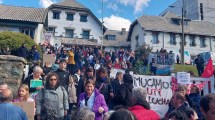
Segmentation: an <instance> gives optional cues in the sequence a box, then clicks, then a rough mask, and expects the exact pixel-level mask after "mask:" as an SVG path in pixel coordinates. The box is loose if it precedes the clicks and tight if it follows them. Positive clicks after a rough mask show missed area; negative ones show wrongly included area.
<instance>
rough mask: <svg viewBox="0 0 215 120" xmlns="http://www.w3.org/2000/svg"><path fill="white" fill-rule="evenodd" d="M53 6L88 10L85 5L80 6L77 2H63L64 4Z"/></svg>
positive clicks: (74, 0)
mask: <svg viewBox="0 0 215 120" xmlns="http://www.w3.org/2000/svg"><path fill="white" fill-rule="evenodd" d="M53 5H59V6H66V7H74V8H84V9H86V7H85V6H84V5H82V4H80V3H79V2H77V1H76V0H63V1H62V2H59V3H55V4H53Z"/></svg>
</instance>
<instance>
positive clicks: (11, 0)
mask: <svg viewBox="0 0 215 120" xmlns="http://www.w3.org/2000/svg"><path fill="white" fill-rule="evenodd" d="M60 1H62V0H0V4H4V5H13V6H25V7H36V8H47V7H48V6H50V5H51V4H53V3H56V2H60ZM76 1H77V2H79V3H81V4H83V5H84V6H85V7H87V8H89V9H90V10H91V11H92V12H93V14H95V15H96V16H97V18H98V19H99V20H102V11H103V20H104V25H105V27H107V28H108V29H112V30H121V28H126V30H128V29H129V26H130V24H131V23H132V22H133V21H135V20H136V19H137V18H138V17H140V16H142V15H159V14H160V13H161V12H162V11H164V10H165V9H166V8H168V6H170V5H171V4H173V3H174V2H175V1H176V0H103V10H102V0H76Z"/></svg>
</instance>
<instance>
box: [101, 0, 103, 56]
mask: <svg viewBox="0 0 215 120" xmlns="http://www.w3.org/2000/svg"><path fill="white" fill-rule="evenodd" d="M103 8H104V1H103V0H102V38H101V52H102V51H103V38H104V31H103V29H104V25H103V24H104V21H103V14H104V10H103Z"/></svg>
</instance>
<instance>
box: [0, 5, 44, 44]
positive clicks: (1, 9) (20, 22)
mask: <svg viewBox="0 0 215 120" xmlns="http://www.w3.org/2000/svg"><path fill="white" fill-rule="evenodd" d="M46 14H47V12H46V9H44V8H32V7H21V6H10V5H3V4H1V5H0V32H3V31H14V32H20V33H23V34H26V35H29V36H30V37H31V38H32V39H33V40H34V41H35V42H36V43H40V41H41V39H42V38H43V30H44V27H46V25H47V21H46Z"/></svg>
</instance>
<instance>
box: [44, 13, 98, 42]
mask: <svg viewBox="0 0 215 120" xmlns="http://www.w3.org/2000/svg"><path fill="white" fill-rule="evenodd" d="M79 13H80V12H78V11H77V12H76V13H75V14H74V20H73V21H68V20H66V17H67V14H66V12H65V11H63V10H62V11H61V13H60V19H53V18H52V17H53V12H52V11H51V10H49V12H48V26H56V29H55V32H56V33H55V36H60V35H63V36H65V27H71V28H73V29H74V33H75V34H74V37H76V36H78V38H82V35H80V34H82V30H83V29H88V30H90V35H91V36H90V39H92V38H94V39H97V40H98V42H99V43H100V42H101V41H100V36H101V34H102V30H101V26H100V24H99V23H98V22H97V21H96V20H95V19H94V18H93V17H92V16H91V15H90V14H88V16H87V22H80V14H79ZM82 13H83V12H82Z"/></svg>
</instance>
